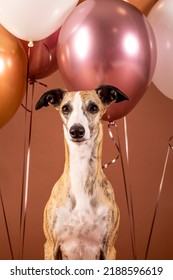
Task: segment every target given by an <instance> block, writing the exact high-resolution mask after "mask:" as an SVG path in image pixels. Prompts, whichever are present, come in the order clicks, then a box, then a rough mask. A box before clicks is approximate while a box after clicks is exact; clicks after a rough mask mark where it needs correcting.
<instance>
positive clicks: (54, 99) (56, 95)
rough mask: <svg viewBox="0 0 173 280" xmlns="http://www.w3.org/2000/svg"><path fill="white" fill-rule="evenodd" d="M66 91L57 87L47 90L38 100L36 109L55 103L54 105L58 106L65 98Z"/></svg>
mask: <svg viewBox="0 0 173 280" xmlns="http://www.w3.org/2000/svg"><path fill="white" fill-rule="evenodd" d="M65 93H66V91H65V90H63V89H60V88H57V89H51V90H49V91H47V92H45V93H44V94H43V95H42V96H41V98H40V99H39V100H38V102H37V104H36V106H35V109H36V110H39V109H41V108H42V107H47V106H49V105H53V106H54V107H58V106H59V105H60V103H61V101H62V100H63V97H64V94H65Z"/></svg>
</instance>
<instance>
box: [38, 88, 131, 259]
mask: <svg viewBox="0 0 173 280" xmlns="http://www.w3.org/2000/svg"><path fill="white" fill-rule="evenodd" d="M103 87H104V95H103V96H102V95H101V91H102V90H103ZM105 87H106V86H102V87H99V88H98V89H97V90H95V91H88V92H85V91H81V92H70V93H68V92H64V91H61V90H57V91H49V92H48V93H46V94H45V95H43V97H42V98H41V99H40V100H39V102H38V103H37V106H36V109H39V108H41V107H42V106H48V105H49V104H53V105H54V106H55V107H56V108H58V109H59V110H60V114H61V117H62V120H63V124H64V137H65V166H64V172H63V174H62V176H61V178H60V179H59V180H58V181H57V183H56V184H55V186H54V187H53V190H52V193H51V196H50V198H49V200H48V202H47V205H46V207H45V211H44V232H45V236H46V243H45V259H71V260H74V259H115V258H116V250H115V247H114V246H115V240H116V237H117V232H118V227H119V220H120V215H119V209H118V207H117V204H116V202H115V197H114V190H113V188H112V186H111V184H110V182H109V181H108V180H107V178H106V176H105V175H104V173H103V170H102V166H101V156H102V139H103V131H102V124H101V121H100V120H101V117H102V115H103V114H104V112H105V109H106V106H107V105H108V104H109V103H110V102H111V101H112V98H113V97H112V98H111V101H107V99H106V93H105ZM107 87H108V89H109V90H108V91H110V88H109V86H107ZM59 91H60V92H59ZM108 93H110V92H108ZM99 94H100V95H99ZM116 94H117V91H116ZM118 94H119V97H120V92H118ZM117 96H118V95H116V101H117V100H118V99H117ZM108 99H110V96H109V98H108ZM120 99H121V100H119V101H122V100H123V99H124V100H125V99H127V98H126V97H125V95H122V93H121V98H120ZM114 100H115V97H114ZM119 101H117V102H119Z"/></svg>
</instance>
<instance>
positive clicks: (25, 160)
mask: <svg viewBox="0 0 173 280" xmlns="http://www.w3.org/2000/svg"><path fill="white" fill-rule="evenodd" d="M29 66H30V46H29V45H28V65H27V79H26V98H25V106H24V108H25V131H24V151H23V174H22V193H21V206H20V232H19V252H18V258H19V259H22V258H23V250H24V236H25V220H26V207H27V197H28V172H29V164H30V137H31V136H30V134H31V127H32V111H30V110H27V107H28V91H29V83H28V77H29ZM32 99H33V96H32ZM28 112H29V113H30V119H29V132H28V129H27V116H28V114H27V113H28ZM28 133H29V139H28Z"/></svg>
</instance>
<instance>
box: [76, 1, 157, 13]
mask: <svg viewBox="0 0 173 280" xmlns="http://www.w3.org/2000/svg"><path fill="white" fill-rule="evenodd" d="M84 1H86V0H79V2H78V5H79V4H80V3H82V2H84ZM122 1H123V0H122ZM124 1H126V2H129V3H131V4H133V5H134V6H135V7H136V8H138V9H139V10H140V11H141V12H143V13H144V14H145V15H148V13H149V11H150V10H151V8H152V7H153V6H154V4H155V3H156V2H157V1H158V0H124Z"/></svg>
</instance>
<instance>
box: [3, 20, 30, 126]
mask: <svg viewBox="0 0 173 280" xmlns="http://www.w3.org/2000/svg"><path fill="white" fill-rule="evenodd" d="M26 71H27V57H26V54H25V52H24V50H23V47H22V45H21V44H20V42H19V41H18V40H17V39H16V38H15V37H14V36H13V35H11V34H10V33H9V32H8V31H7V30H5V29H4V28H3V27H2V26H1V25H0V128H1V127H2V126H4V125H5V124H6V123H7V122H8V121H9V120H10V119H11V118H12V116H13V115H14V114H15V112H16V111H17V109H18V107H19V106H20V103H21V101H22V99H23V96H24V93H25V85H26Z"/></svg>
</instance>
